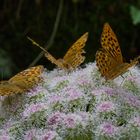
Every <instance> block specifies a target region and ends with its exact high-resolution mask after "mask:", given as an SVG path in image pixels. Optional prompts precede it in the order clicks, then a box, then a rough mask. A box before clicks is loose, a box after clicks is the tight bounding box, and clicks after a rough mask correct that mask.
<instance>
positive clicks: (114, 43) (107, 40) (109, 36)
mask: <svg viewBox="0 0 140 140" xmlns="http://www.w3.org/2000/svg"><path fill="white" fill-rule="evenodd" d="M101 45H102V47H103V48H104V49H105V50H106V51H107V52H108V54H110V55H111V57H112V58H114V60H115V61H117V63H119V64H121V63H123V57H122V53H121V49H120V46H119V43H118V40H117V37H116V35H115V33H114V32H113V30H112V29H111V27H110V25H109V24H108V23H105V24H104V27H103V32H102V35H101Z"/></svg>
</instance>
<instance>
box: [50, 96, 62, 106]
mask: <svg viewBox="0 0 140 140" xmlns="http://www.w3.org/2000/svg"><path fill="white" fill-rule="evenodd" d="M63 100H64V99H63V97H62V96H60V95H53V96H51V97H48V104H53V103H54V104H55V103H58V102H61V101H63Z"/></svg>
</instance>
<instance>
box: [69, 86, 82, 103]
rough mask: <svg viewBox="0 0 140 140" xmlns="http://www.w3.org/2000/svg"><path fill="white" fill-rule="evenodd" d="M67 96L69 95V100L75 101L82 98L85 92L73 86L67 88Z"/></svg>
mask: <svg viewBox="0 0 140 140" xmlns="http://www.w3.org/2000/svg"><path fill="white" fill-rule="evenodd" d="M66 96H67V97H66V99H67V100H68V101H73V100H76V99H79V98H82V97H83V96H84V94H83V93H82V92H81V91H80V90H78V89H76V88H72V87H71V88H68V89H67V91H66Z"/></svg>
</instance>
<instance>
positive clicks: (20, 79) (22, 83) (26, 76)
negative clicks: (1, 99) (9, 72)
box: [0, 65, 44, 96]
mask: <svg viewBox="0 0 140 140" xmlns="http://www.w3.org/2000/svg"><path fill="white" fill-rule="evenodd" d="M43 70H44V67H43V66H42V65H39V66H35V67H31V68H28V69H26V70H24V71H21V72H19V73H18V74H16V75H15V76H13V77H12V78H10V79H9V80H7V81H6V80H5V81H0V96H4V95H14V94H18V93H24V92H25V91H27V90H29V89H31V88H33V87H34V86H35V85H36V84H38V83H39V82H41V81H42V78H41V74H42V72H43Z"/></svg>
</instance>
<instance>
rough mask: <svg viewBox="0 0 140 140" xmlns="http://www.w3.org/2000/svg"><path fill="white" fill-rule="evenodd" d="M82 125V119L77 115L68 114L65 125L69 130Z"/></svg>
mask: <svg viewBox="0 0 140 140" xmlns="http://www.w3.org/2000/svg"><path fill="white" fill-rule="evenodd" d="M79 124H82V118H81V117H80V116H79V115H76V114H67V115H66V116H65V118H64V125H65V126H66V127H67V128H76V127H77V126H79Z"/></svg>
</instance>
